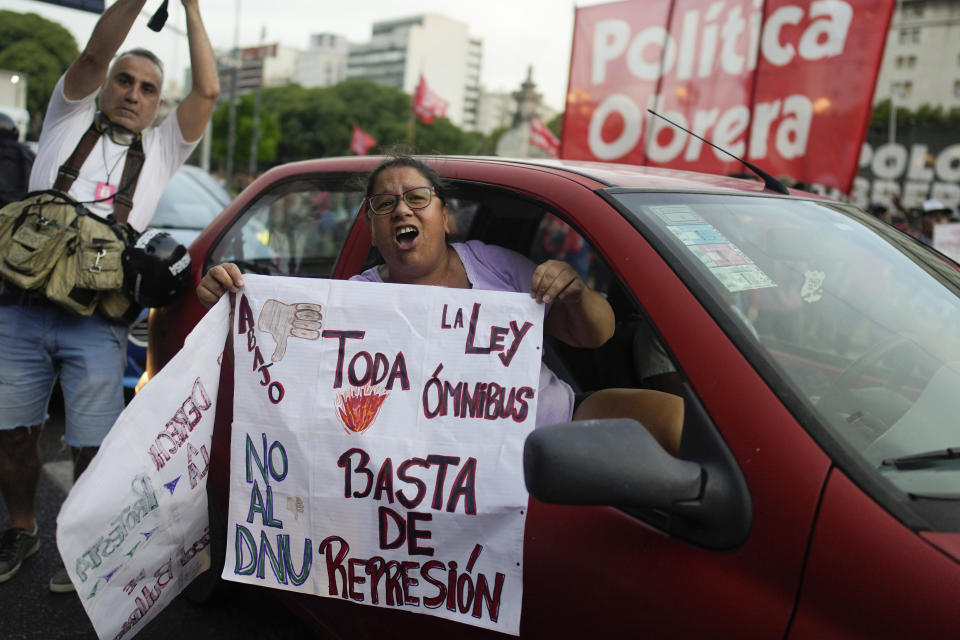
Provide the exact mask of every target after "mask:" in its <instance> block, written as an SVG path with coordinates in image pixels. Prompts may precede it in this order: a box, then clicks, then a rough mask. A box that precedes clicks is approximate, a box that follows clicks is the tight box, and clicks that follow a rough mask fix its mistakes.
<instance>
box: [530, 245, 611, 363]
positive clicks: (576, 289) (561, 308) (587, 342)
mask: <svg viewBox="0 0 960 640" xmlns="http://www.w3.org/2000/svg"><path fill="white" fill-rule="evenodd" d="M530 295H531V296H533V297H534V298H536V299H537V302H544V303H546V302H553V307H551V309H550V312H549V313H548V314H547V317H546V320H545V321H544V328H545V329H546V330H547V332H549V333H550V334H551V335H554V336H556V337H557V338H559V339H560V340H562V341H564V342H566V343H567V344H569V345H572V346H574V347H586V348H595V347H599V346H600V345H602V344H603V343H605V342H606V341H607V340H609V339H610V337H611V336H612V335H613V330H614V326H615V323H616V320H615V318H614V315H613V309H612V308H610V303H608V302H607V299H606V298H604V297H603V296H602V295H600V294H599V293H597V292H596V291H594V290H593V289H591V288H590V287H588V286H587V284H586V283H585V282H584V281H583V279H582V278H581V277H580V276H579V275H578V274H577V272H576V271H575V270H574V269H573V267H571V266H570V265H569V264H567V263H566V262H561V261H559V260H547V261H546V262H544V263H543V264H541V265H540V266H538V267H537V268H536V269H535V270H534V272H533V278H532V279H531V283H530Z"/></svg>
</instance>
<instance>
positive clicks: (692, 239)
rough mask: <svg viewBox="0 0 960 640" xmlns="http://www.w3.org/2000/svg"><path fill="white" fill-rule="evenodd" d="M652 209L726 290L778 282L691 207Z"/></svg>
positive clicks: (757, 287)
mask: <svg viewBox="0 0 960 640" xmlns="http://www.w3.org/2000/svg"><path fill="white" fill-rule="evenodd" d="M650 209H651V210H652V211H653V212H654V213H655V214H657V216H659V217H660V219H661V220H664V221H667V222H672V224H667V225H666V226H667V230H668V231H670V233H672V234H673V235H675V236H676V237H677V238H678V239H679V240H680V242H682V243H683V244H684V245H686V247H687V250H688V251H690V253H692V254H693V255H695V256H696V257H697V259H698V260H700V262H702V263H703V265H704V266H705V267H707V269H709V270H710V273H712V274H713V275H714V277H715V278H716V279H717V280H719V281H720V283H721V284H722V285H723V286H724V287H726V288H727V291H730V292H731V293H737V292H738V291H749V290H751V289H766V288H767V287H775V286H777V283H776V282H774V281H773V280H771V279H770V277H769V276H767V274H765V273H764V272H763V271H762V270H761V269H760V267H758V266H757V265H755V264H754V263H753V260H751V259H750V258H748V257H747V256H746V255H745V254H744V253H743V251H741V250H740V248H739V247H737V246H736V245H734V244H733V243H732V242H730V241H729V240H727V238H726V236H724V235H723V234H722V233H720V230H719V229H717V228H716V227H714V226H713V225H712V224H708V223H707V221H706V220H704V219H703V218H701V217H700V216H699V215H697V214H696V213H694V212H693V211H692V210H691V209H690V207H687V206H686V205H673V206H662V207H650Z"/></svg>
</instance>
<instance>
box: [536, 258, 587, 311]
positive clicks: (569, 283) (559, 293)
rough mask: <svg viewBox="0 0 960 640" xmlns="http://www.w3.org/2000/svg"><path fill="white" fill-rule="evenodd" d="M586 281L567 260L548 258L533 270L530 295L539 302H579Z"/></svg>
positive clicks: (585, 286)
mask: <svg viewBox="0 0 960 640" xmlns="http://www.w3.org/2000/svg"><path fill="white" fill-rule="evenodd" d="M586 288H587V285H586V283H584V281H583V280H582V279H581V278H580V276H579V275H578V274H577V272H576V271H574V270H573V267H571V266H570V265H569V264H567V263H566V262H561V261H560V260H547V261H546V262H544V263H543V264H541V265H540V266H538V267H537V268H536V270H535V271H534V272H533V279H532V282H531V283H530V295H531V296H533V297H534V298H536V299H537V302H544V303H547V302H553V301H558V302H562V303H564V304H567V303H579V302H580V300H581V298H582V297H583V292H584V290H585V289H586Z"/></svg>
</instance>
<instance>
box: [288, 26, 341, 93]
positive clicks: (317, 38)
mask: <svg viewBox="0 0 960 640" xmlns="http://www.w3.org/2000/svg"><path fill="white" fill-rule="evenodd" d="M349 48H350V45H349V43H348V42H347V39H346V38H345V37H344V36H341V35H337V34H333V33H315V34H313V35H311V36H310V44H309V46H308V47H307V50H306V51H304V52H303V53H302V54H301V55H300V57H299V58H298V59H297V62H296V68H295V69H294V73H293V81H294V82H296V83H297V84H299V85H300V86H302V87H307V88H310V87H332V86H333V85H335V84H337V83H338V82H341V81H342V80H345V79H346V77H347V53H348V51H349Z"/></svg>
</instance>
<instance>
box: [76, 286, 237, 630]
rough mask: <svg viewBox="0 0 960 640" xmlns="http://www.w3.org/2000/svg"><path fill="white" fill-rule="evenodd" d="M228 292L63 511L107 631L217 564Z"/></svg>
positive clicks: (126, 418) (143, 616) (96, 620)
mask: <svg viewBox="0 0 960 640" xmlns="http://www.w3.org/2000/svg"><path fill="white" fill-rule="evenodd" d="M229 311H230V308H229V301H228V300H227V299H223V300H221V301H220V302H219V303H218V304H217V305H216V306H215V307H214V308H212V309H211V310H210V311H209V312H207V315H206V316H204V318H203V319H202V320H201V321H200V324H198V325H197V326H196V328H195V329H194V330H193V331H192V332H191V333H190V335H189V336H187V339H186V341H185V344H184V348H183V349H182V350H181V351H180V352H179V353H178V354H177V355H176V357H175V358H174V359H173V360H172V361H171V362H170V363H168V365H167V366H166V367H165V368H164V369H163V370H162V371H161V372H160V373H159V374H158V375H157V376H156V377H154V378H153V379H152V380H151V381H150V384H149V385H147V387H145V388H144V392H143V393H141V394H138V395H137V396H136V397H134V398H133V400H132V401H131V402H130V404H129V405H128V407H127V408H126V410H124V412H123V413H122V414H120V417H119V418H118V419H117V422H116V423H115V424H114V425H113V428H112V429H111V430H110V432H109V433H108V434H107V437H106V439H104V441H103V443H102V445H101V446H100V451H99V452H98V453H97V455H96V456H95V457H94V458H93V461H92V462H91V463H90V466H89V467H87V469H86V471H84V473H83V474H82V475H81V476H80V478H79V479H78V480H77V483H76V485H75V486H74V487H73V489H72V490H71V491H70V493H69V495H68V496H67V499H66V501H65V502H64V503H63V506H62V507H61V509H60V514H59V515H58V516H57V546H58V548H59V550H60V555H61V556H62V557H63V561H64V565H65V566H66V568H67V572H68V573H69V574H70V580H71V581H73V584H74V586H75V587H76V589H77V595H78V596H79V598H80V601H81V602H82V603H83V606H84V608H85V609H86V611H87V615H88V616H89V617H90V621H91V622H92V623H93V627H94V629H95V630H96V632H97V635H98V636H99V637H100V638H124V637H126V638H129V637H132V636H133V635H135V634H136V633H137V632H138V631H140V630H141V629H142V628H143V627H144V626H145V625H146V624H147V622H148V621H149V620H151V619H152V618H153V617H155V616H156V615H157V614H158V613H159V612H160V611H161V610H162V609H163V608H164V607H165V606H166V605H167V604H168V603H169V602H170V601H171V600H173V598H174V597H176V595H177V594H178V593H180V591H182V590H183V588H184V587H186V586H187V585H188V584H189V583H190V581H191V580H192V579H193V578H194V577H195V576H196V575H197V574H199V573H201V572H202V571H204V570H206V569H207V567H209V566H210V554H209V550H208V549H207V547H208V544H209V539H210V535H209V531H208V529H207V494H206V476H207V468H208V463H209V451H210V439H211V436H212V435H213V424H214V411H215V408H216V406H217V390H218V387H217V383H218V381H219V378H220V362H221V359H222V355H223V345H224V344H225V341H226V337H227V330H228V329H229Z"/></svg>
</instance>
